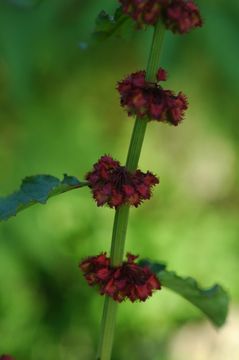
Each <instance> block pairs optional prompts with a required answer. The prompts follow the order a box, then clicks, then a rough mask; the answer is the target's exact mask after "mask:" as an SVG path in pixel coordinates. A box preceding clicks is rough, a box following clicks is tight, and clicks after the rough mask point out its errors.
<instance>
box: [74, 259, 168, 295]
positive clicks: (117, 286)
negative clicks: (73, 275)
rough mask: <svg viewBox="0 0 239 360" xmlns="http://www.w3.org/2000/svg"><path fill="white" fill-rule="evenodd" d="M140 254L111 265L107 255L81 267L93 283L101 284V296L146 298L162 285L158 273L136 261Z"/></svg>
mask: <svg viewBox="0 0 239 360" xmlns="http://www.w3.org/2000/svg"><path fill="white" fill-rule="evenodd" d="M137 258H138V256H134V255H132V254H127V261H124V262H123V264H122V265H121V266H116V267H112V266H110V265H109V261H110V259H109V258H107V257H106V254H105V253H104V254H100V255H98V256H93V257H90V258H87V259H86V260H84V261H82V262H81V264H80V268H81V270H82V271H83V273H84V276H85V278H86V280H87V282H88V284H89V285H90V286H93V285H98V286H99V289H100V294H101V295H108V296H110V297H112V298H113V299H114V300H115V301H117V302H122V301H123V300H125V299H129V300H130V301H131V302H135V301H136V300H140V301H145V300H146V299H147V298H148V297H149V296H152V293H153V291H154V290H159V289H160V288H161V285H160V282H159V280H158V278H157V277H156V275H155V274H154V273H152V272H151V270H150V269H149V268H148V267H147V266H144V267H142V266H139V265H138V264H136V263H135V259H137Z"/></svg>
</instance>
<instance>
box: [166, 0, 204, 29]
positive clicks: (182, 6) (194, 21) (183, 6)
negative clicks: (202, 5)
mask: <svg viewBox="0 0 239 360" xmlns="http://www.w3.org/2000/svg"><path fill="white" fill-rule="evenodd" d="M162 17H163V21H164V24H165V26H166V28H168V29H170V30H172V32H173V33H180V34H184V33H187V32H188V31H190V30H191V29H193V28H196V27H200V26H202V18H201V16H200V12H199V9H198V7H197V5H195V3H194V2H193V1H183V0H173V1H171V2H170V4H169V5H168V6H166V7H165V8H164V9H163V12H162Z"/></svg>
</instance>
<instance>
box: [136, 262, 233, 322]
mask: <svg viewBox="0 0 239 360" xmlns="http://www.w3.org/2000/svg"><path fill="white" fill-rule="evenodd" d="M140 265H141V266H145V265H146V266H148V267H149V268H150V269H151V270H152V271H153V272H154V273H156V274H157V276H158V278H159V280H160V283H161V285H162V286H165V287H167V288H169V289H170V290H173V291H174V292H176V293H177V294H179V295H181V296H183V297H184V298H185V299H186V300H188V301H190V302H191V303H192V304H193V305H195V306H196V307H198V308H199V309H200V310H201V311H202V312H203V313H204V314H205V315H207V317H208V318H209V319H210V320H211V322H212V323H213V324H214V325H215V326H218V327H219V326H222V325H223V324H224V323H225V320H226V317H227V313H228V304H229V296H228V294H227V293H226V291H225V290H224V289H223V288H222V287H221V286H220V285H217V284H216V285H213V286H212V287H211V288H209V289H202V288H201V287H200V286H199V285H198V283H197V282H196V281H195V280H194V279H193V278H191V277H187V278H181V277H179V276H178V275H176V273H175V272H171V271H167V270H165V265H162V264H158V263H151V262H150V261H147V260H142V261H141V262H140Z"/></svg>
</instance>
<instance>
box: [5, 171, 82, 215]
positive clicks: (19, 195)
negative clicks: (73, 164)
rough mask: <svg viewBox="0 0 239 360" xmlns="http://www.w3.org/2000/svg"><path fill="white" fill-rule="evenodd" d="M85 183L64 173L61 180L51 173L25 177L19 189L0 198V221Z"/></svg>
mask: <svg viewBox="0 0 239 360" xmlns="http://www.w3.org/2000/svg"><path fill="white" fill-rule="evenodd" d="M86 185H87V182H85V181H79V180H78V179H77V178H76V177H74V176H68V175H64V178H63V180H59V179H57V178H56V177H54V176H51V175H36V176H29V177H26V178H25V179H24V180H23V182H22V184H21V187H20V190H18V191H16V192H14V193H13V194H11V195H9V196H6V197H2V198H0V221H2V220H7V219H8V218H10V217H11V216H14V215H16V214H17V213H18V212H19V211H21V210H24V209H26V208H28V207H29V206H31V205H34V204H37V203H40V204H45V203H46V202H47V200H48V199H49V198H50V197H52V196H55V195H58V194H62V193H64V192H66V191H70V190H73V189H77V188H80V187H83V186H86Z"/></svg>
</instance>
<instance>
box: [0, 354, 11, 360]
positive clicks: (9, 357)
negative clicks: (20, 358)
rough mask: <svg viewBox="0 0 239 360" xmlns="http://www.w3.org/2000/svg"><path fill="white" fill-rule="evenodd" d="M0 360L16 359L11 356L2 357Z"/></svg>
mask: <svg viewBox="0 0 239 360" xmlns="http://www.w3.org/2000/svg"><path fill="white" fill-rule="evenodd" d="M0 360H14V358H13V357H12V356H10V355H2V356H1V357H0Z"/></svg>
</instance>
